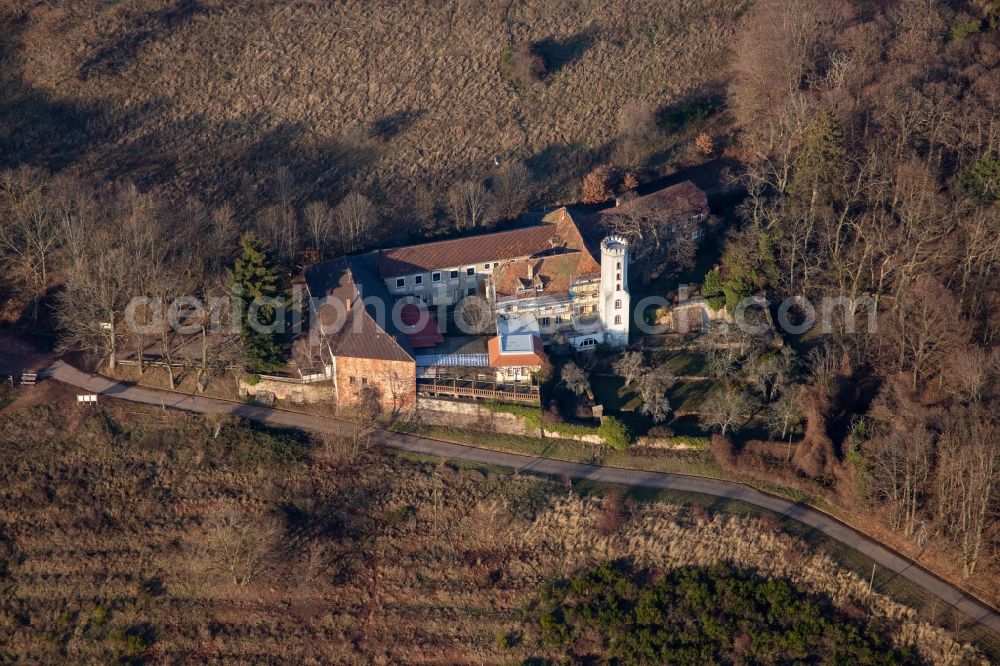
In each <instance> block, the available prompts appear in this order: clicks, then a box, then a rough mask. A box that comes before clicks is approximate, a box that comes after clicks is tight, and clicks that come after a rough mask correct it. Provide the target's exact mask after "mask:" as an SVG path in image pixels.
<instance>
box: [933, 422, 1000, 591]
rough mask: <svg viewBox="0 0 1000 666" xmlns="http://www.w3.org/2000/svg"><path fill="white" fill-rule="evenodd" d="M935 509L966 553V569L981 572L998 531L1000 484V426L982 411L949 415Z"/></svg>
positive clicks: (970, 572)
mask: <svg viewBox="0 0 1000 666" xmlns="http://www.w3.org/2000/svg"><path fill="white" fill-rule="evenodd" d="M939 460H940V464H939V469H938V472H937V482H936V484H935V491H936V492H935V502H934V513H935V519H936V523H937V526H938V529H939V530H940V531H941V532H942V533H943V534H944V535H945V537H946V538H948V539H949V540H950V541H952V542H953V543H955V544H956V545H957V546H958V547H959V549H960V552H961V554H962V573H963V574H964V576H965V577H966V578H968V577H970V576H972V575H973V574H975V573H976V570H977V569H978V567H979V565H980V562H981V560H982V555H983V551H984V546H986V545H987V543H988V540H989V539H990V538H991V533H993V534H995V529H991V525H995V522H996V503H995V500H996V495H997V490H998V488H1000V484H998V482H997V479H998V475H1000V426H998V425H997V423H996V421H995V420H993V419H990V418H987V417H986V416H985V415H984V414H983V413H981V412H976V413H973V414H972V416H971V418H957V417H953V418H950V419H949V420H948V421H947V422H946V424H945V428H944V432H943V434H942V437H941V451H940V456H939Z"/></svg>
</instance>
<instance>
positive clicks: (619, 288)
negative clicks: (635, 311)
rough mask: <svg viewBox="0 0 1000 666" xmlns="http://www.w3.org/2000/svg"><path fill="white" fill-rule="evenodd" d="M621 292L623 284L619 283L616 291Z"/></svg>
mask: <svg viewBox="0 0 1000 666" xmlns="http://www.w3.org/2000/svg"><path fill="white" fill-rule="evenodd" d="M621 290H622V283H621V282H619V283H618V284H616V285H615V291H621Z"/></svg>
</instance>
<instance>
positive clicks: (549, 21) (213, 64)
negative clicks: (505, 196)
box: [0, 0, 745, 208]
mask: <svg viewBox="0 0 1000 666" xmlns="http://www.w3.org/2000/svg"><path fill="white" fill-rule="evenodd" d="M744 4H745V3H743V2H740V1H738V0H667V1H665V2H656V3H649V2H642V1H641V0H610V1H605V0H576V1H573V0H546V1H544V2H503V3H481V2H472V1H466V0H458V1H456V2H437V1H424V2H412V3H409V2H407V3H396V2H367V1H363V0H349V1H347V2H319V1H316V2H308V1H296V2H284V1H281V2H273V1H260V2H252V3H231V2H223V1H222V0H189V1H184V2H178V1H177V0H169V1H168V0H129V1H113V2H101V3H96V2H89V1H87V2H82V1H81V2H74V1H68V2H60V3H37V2H32V1H28V0H13V1H12V2H7V3H4V8H0V18H2V20H0V23H2V24H3V25H4V26H5V27H4V28H2V29H0V31H2V32H0V40H2V42H0V43H3V44H4V46H5V48H4V49H3V51H5V52H6V56H5V57H4V58H3V60H2V65H3V67H2V68H0V72H2V73H0V100H3V103H2V105H0V120H3V123H0V148H3V150H2V151H0V154H2V155H3V157H0V162H6V163H7V164H0V166H12V165H16V164H20V163H25V162H27V163H33V164H39V165H43V166H47V167H49V168H52V169H61V168H64V167H72V168H73V169H75V170H78V171H80V172H83V173H87V174H91V175H96V176H106V177H111V178H117V177H129V178H132V179H134V180H136V181H137V182H138V183H139V184H140V185H141V186H143V187H147V188H149V187H160V186H162V187H164V188H166V190H168V191H169V192H171V193H174V194H178V193H180V194H192V193H193V194H196V195H199V196H201V197H203V198H205V199H207V200H213V199H218V198H219V196H220V195H226V196H228V197H232V198H234V199H235V200H237V201H238V202H239V203H240V204H250V205H251V208H252V207H253V201H252V199H253V196H250V195H248V194H247V192H248V190H249V189H251V188H249V186H248V184H250V183H253V184H256V185H258V186H262V187H260V188H259V192H258V195H260V194H264V195H265V196H267V195H269V194H270V189H269V188H270V186H271V183H272V182H273V180H274V174H275V172H276V170H277V169H278V168H279V167H282V166H284V167H287V168H289V169H290V171H291V176H292V179H293V180H294V194H295V195H296V196H297V197H301V198H325V199H327V200H331V201H333V202H336V200H337V199H339V197H340V196H341V195H342V194H343V193H344V192H345V191H346V190H347V189H349V188H351V187H355V186H357V187H360V188H361V189H363V190H365V191H367V192H368V193H369V194H370V195H371V196H372V197H373V198H374V199H376V200H379V201H386V202H388V203H389V204H390V205H392V206H396V207H400V208H405V204H406V198H407V197H406V193H407V192H408V191H410V190H411V189H412V188H413V187H414V186H417V185H420V186H427V187H429V188H430V189H431V190H432V191H435V192H441V191H443V190H444V189H446V188H447V186H448V185H450V184H451V183H453V182H455V181H456V180H461V179H466V178H482V177H488V176H489V174H490V171H491V169H493V168H494V167H493V157H494V156H495V155H496V156H499V157H500V158H501V159H503V160H507V159H511V158H518V159H523V160H525V161H526V162H527V164H528V166H529V168H530V169H531V170H532V171H533V173H534V174H535V176H536V177H537V179H538V180H539V185H540V187H541V190H542V191H541V192H539V194H540V195H541V196H544V197H545V198H546V200H548V199H551V198H555V197H559V196H561V195H562V196H565V195H566V193H567V191H568V189H569V190H572V191H573V193H574V194H575V188H576V187H577V182H578V181H577V179H578V178H579V176H580V175H581V173H582V172H583V171H585V170H587V169H589V168H591V167H592V166H593V165H594V164H595V163H597V162H599V161H600V160H601V159H604V158H606V157H607V155H608V153H609V151H610V144H611V142H612V140H613V139H614V137H615V136H616V135H617V133H618V113H619V110H620V109H621V108H622V107H623V106H624V105H625V104H627V103H628V102H629V101H632V100H637V99H638V100H643V101H646V102H649V103H651V104H652V105H653V106H654V107H655V108H657V109H659V110H661V111H663V110H669V109H670V107H671V106H672V105H676V104H681V103H684V102H686V101H689V100H690V99H691V98H692V97H695V96H700V95H705V94H708V93H709V92H711V91H714V90H716V88H714V86H716V85H717V84H718V83H719V81H720V80H721V79H722V77H723V75H724V74H725V72H724V70H725V68H726V67H725V64H724V63H725V60H726V55H727V49H728V47H729V45H730V44H731V43H732V39H733V35H734V34H735V33H734V31H735V24H736V15H737V13H738V12H739V11H740V8H741V7H742V6H743V5H744ZM522 40H529V41H531V42H532V43H533V44H535V46H536V50H537V51H538V52H539V53H541V54H542V55H543V56H544V58H545V61H546V65H547V69H548V74H547V75H546V77H545V78H544V79H543V80H542V81H541V82H539V83H536V84H534V85H528V86H521V85H518V84H516V83H515V81H514V80H513V79H512V77H511V76H509V75H507V74H505V71H506V70H505V68H504V66H503V64H502V61H503V60H504V52H505V49H506V48H507V47H508V46H509V45H511V44H514V43H517V42H519V41H522ZM668 142H669V140H668ZM659 158H660V163H661V164H663V163H664V162H663V158H664V156H663V155H660V156H659ZM655 161H656V160H655V159H654V162H655ZM570 184H572V187H571V188H570V187H569V186H570ZM241 197H242V198H241Z"/></svg>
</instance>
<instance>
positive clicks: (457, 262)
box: [378, 208, 585, 278]
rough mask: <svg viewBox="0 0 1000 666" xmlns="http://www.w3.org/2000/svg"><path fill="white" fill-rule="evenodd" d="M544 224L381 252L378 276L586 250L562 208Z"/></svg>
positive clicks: (547, 216)
mask: <svg viewBox="0 0 1000 666" xmlns="http://www.w3.org/2000/svg"><path fill="white" fill-rule="evenodd" d="M544 221H545V224H540V225H538V226H534V227H526V228H524V229H511V230H509V231H498V232H496V233H492V234H483V235H481V236H468V237H466V238H453V239H451V240H443V241H436V242H433V243H421V244H419V245H408V246H406V247H398V248H393V249H391V250H383V251H382V252H380V253H379V264H378V268H379V273H380V274H381V276H382V277H383V278H391V277H398V276H400V275H409V274H411V273H422V272H426V271H430V270H435V269H441V268H453V267H456V266H472V265H475V264H480V263H485V262H487V261H503V260H507V259H517V258H520V257H530V256H531V255H534V254H539V253H541V252H546V251H549V250H551V249H553V248H557V247H562V248H566V249H570V250H584V249H585V245H584V242H583V237H582V236H581V235H580V231H579V230H578V229H577V228H576V223H575V222H574V221H573V218H572V217H571V216H570V214H569V212H568V211H567V210H566V209H565V208H560V209H559V210H556V211H554V212H552V213H549V214H548V215H546V216H545V218H544Z"/></svg>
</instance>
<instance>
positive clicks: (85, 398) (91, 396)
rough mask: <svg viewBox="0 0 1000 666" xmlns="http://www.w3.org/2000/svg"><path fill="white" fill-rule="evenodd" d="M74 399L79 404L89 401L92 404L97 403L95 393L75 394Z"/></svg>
mask: <svg viewBox="0 0 1000 666" xmlns="http://www.w3.org/2000/svg"><path fill="white" fill-rule="evenodd" d="M76 401H77V402H78V403H80V404H81V405H85V404H90V403H93V404H95V405H96V404H97V394H96V393H84V394H81V395H78V396H76Z"/></svg>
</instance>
